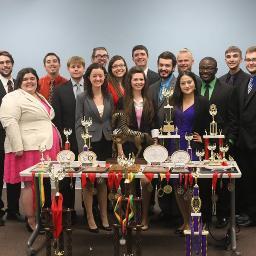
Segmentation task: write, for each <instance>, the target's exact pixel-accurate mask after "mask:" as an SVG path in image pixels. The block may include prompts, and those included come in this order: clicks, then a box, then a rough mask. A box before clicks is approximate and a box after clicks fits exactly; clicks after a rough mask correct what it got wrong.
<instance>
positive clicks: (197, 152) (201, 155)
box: [196, 150, 205, 164]
mask: <svg viewBox="0 0 256 256" xmlns="http://www.w3.org/2000/svg"><path fill="white" fill-rule="evenodd" d="M204 154H205V153H204V150H202V151H199V150H196V156H197V157H198V158H199V163H200V164H201V163H202V157H203V156H204Z"/></svg>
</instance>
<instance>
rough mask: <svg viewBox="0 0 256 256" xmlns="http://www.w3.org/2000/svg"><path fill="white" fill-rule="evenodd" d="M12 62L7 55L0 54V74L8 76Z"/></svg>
mask: <svg viewBox="0 0 256 256" xmlns="http://www.w3.org/2000/svg"><path fill="white" fill-rule="evenodd" d="M12 68H13V64H12V61H11V59H10V58H9V57H8V56H4V55H0V74H1V75H2V76H3V77H5V78H7V79H8V78H10V76H11V73H12Z"/></svg>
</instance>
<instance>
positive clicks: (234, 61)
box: [225, 52, 242, 71]
mask: <svg viewBox="0 0 256 256" xmlns="http://www.w3.org/2000/svg"><path fill="white" fill-rule="evenodd" d="M225 61H226V64H227V66H228V67H229V69H230V70H233V71H236V70H239V66H240V64H241V62H242V56H241V55H240V53H239V52H228V53H226V54H225Z"/></svg>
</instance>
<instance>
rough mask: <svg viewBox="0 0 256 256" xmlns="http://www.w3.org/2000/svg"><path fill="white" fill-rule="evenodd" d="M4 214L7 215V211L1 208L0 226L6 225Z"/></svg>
mask: <svg viewBox="0 0 256 256" xmlns="http://www.w3.org/2000/svg"><path fill="white" fill-rule="evenodd" d="M4 215H5V211H4V210H0V226H4Z"/></svg>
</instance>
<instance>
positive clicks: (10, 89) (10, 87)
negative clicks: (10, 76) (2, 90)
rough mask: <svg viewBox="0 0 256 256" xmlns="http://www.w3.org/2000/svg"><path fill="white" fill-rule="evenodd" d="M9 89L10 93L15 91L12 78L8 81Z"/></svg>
mask: <svg viewBox="0 0 256 256" xmlns="http://www.w3.org/2000/svg"><path fill="white" fill-rule="evenodd" d="M7 89H8V93H9V92H12V91H13V86H12V81H11V80H8V82H7Z"/></svg>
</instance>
